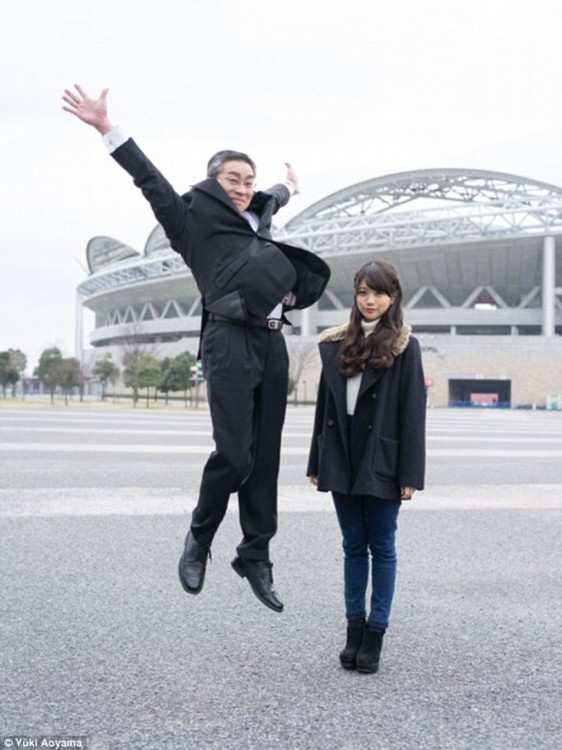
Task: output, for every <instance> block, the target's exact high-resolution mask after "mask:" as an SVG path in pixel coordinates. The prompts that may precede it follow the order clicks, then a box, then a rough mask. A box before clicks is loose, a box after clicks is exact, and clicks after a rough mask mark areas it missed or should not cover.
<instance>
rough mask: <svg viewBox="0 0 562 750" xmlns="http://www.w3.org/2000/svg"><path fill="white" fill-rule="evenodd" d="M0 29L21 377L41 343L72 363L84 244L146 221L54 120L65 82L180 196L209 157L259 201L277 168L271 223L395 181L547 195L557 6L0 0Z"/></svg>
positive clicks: (8, 342)
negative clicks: (239, 162)
mask: <svg viewBox="0 0 562 750" xmlns="http://www.w3.org/2000/svg"><path fill="white" fill-rule="evenodd" d="M0 28H1V32H0V34H1V44H0V76H1V81H2V87H1V99H0V101H1V105H0V106H1V112H2V117H1V118H0V128H1V133H0V149H1V153H0V157H1V162H0V163H1V168H2V172H3V195H2V201H1V202H0V237H1V252H2V270H1V276H0V351H2V350H5V349H8V348H10V347H13V348H19V349H21V350H23V351H24V352H25V353H26V354H27V356H28V360H29V362H28V372H31V371H32V370H33V368H34V367H35V366H36V364H37V359H38V357H39V355H40V353H41V351H42V350H43V349H44V348H46V347H49V346H59V347H60V348H61V350H62V352H63V355H64V356H72V355H74V321H75V299H76V287H77V286H78V284H79V283H80V282H81V281H82V280H84V279H85V278H86V270H85V267H86V259H85V248H86V244H87V242H88V240H89V239H90V238H91V237H93V236H96V235H109V236H111V237H114V238H116V239H119V240H121V241H122V242H125V243H127V244H129V245H131V246H132V247H134V248H135V249H137V250H139V251H142V249H143V246H144V243H145V241H146V238H147V237H148V235H149V233H150V232H151V230H152V229H153V228H154V226H155V223H156V222H155V220H154V218H153V216H152V214H151V212H150V209H149V208H148V204H145V202H144V199H143V198H142V196H141V194H140V193H139V192H138V191H137V190H136V188H135V187H134V186H133V184H132V182H131V180H130V178H129V177H128V176H127V175H126V174H125V173H124V172H123V171H122V170H121V169H120V168H119V167H118V166H117V165H116V164H115V163H114V162H113V160H112V159H111V158H110V157H109V156H108V155H107V152H106V151H105V147H104V146H103V143H102V142H101V138H100V137H99V135H98V134H97V133H96V132H95V131H94V130H92V129H91V128H88V127H87V126H86V125H84V124H83V123H81V122H80V121H78V120H77V119H76V118H74V117H72V116H71V115H69V114H68V113H66V112H63V110H62V109H61V106H62V101H61V95H62V91H63V89H64V88H65V87H69V86H72V84H74V83H75V82H78V83H81V84H82V85H83V86H84V88H85V89H86V91H87V92H88V93H90V94H92V95H96V96H97V94H98V93H99V92H100V90H101V89H102V88H104V87H109V89H110V92H109V99H108V102H109V113H110V116H111V118H112V120H113V121H114V122H116V123H119V124H120V125H121V126H122V127H124V128H125V129H126V131H127V132H128V133H129V134H130V135H132V136H133V137H134V138H135V139H136V140H137V142H138V143H139V145H141V147H142V148H143V149H144V150H145V152H147V154H148V155H149V156H150V157H151V158H152V160H153V161H154V162H155V163H156V164H157V165H158V166H159V167H160V169H161V170H162V171H163V172H164V174H166V176H167V177H168V178H169V179H170V180H171V182H172V183H173V184H174V185H175V186H176V187H177V188H178V190H180V191H181V192H184V191H185V190H186V189H187V188H188V187H189V185H190V184H191V183H193V182H197V181H199V180H200V179H202V178H203V177H204V169H205V164H206V161H207V158H208V157H209V156H210V155H211V154H212V153H213V152H215V151H217V150H219V149H222V148H234V149H239V150H242V151H247V152H249V153H250V155H251V156H253V157H254V159H255V160H256V161H257V164H258V183H259V186H263V187H267V186H268V185H269V184H271V183H272V182H275V181H277V180H278V178H279V177H282V176H283V175H284V168H283V163H284V161H286V160H289V161H292V162H293V163H294V165H295V167H296V168H297V170H298V174H299V176H300V179H301V186H302V194H301V195H299V196H297V197H295V198H294V199H293V201H292V202H291V204H290V206H289V207H287V208H286V209H284V211H283V212H282V213H281V214H279V215H278V223H279V224H283V223H285V221H287V220H288V219H289V218H291V216H293V215H294V214H295V213H297V212H299V211H301V210H302V209H304V208H306V206H307V205H309V204H310V203H312V202H314V201H316V200H318V199H319V198H321V197H324V196H325V195H328V194H329V193H332V192H335V191H337V190H340V189H342V188H344V187H346V186H348V185H351V184H353V183H355V182H359V181H361V180H366V179H369V178H372V177H376V176H381V175H384V174H389V173H392V172H400V171H404V170H410V169H423V168H431V167H463V168H466V167H472V168H478V169H491V170H498V171H503V172H510V173H512V174H518V175H523V176H525V177H528V178H532V179H538V180H543V181H546V182H551V183H554V184H557V185H562V153H560V149H559V143H560V140H561V137H562V104H561V101H560V88H561V83H560V82H561V79H562V43H561V41H560V39H561V32H562V3H561V2H560V0H541V2H540V3H531V2H529V1H528V0H470V1H469V0H462V1H461V0H424V2H420V0H346V1H345V2H335V1H334V0H318V1H317V0H285V1H284V2H273V3H271V2H264V0H238V2H233V1H232V0H158V2H156V1H155V0H111V2H109V0H95V2H90V0H57V2H53V1H52V0H29V1H28V2H27V3H22V2H21V0H2V7H1V10H0ZM86 323H87V326H88V325H91V323H90V322H89V320H88V319H86ZM87 334H88V330H86V339H87Z"/></svg>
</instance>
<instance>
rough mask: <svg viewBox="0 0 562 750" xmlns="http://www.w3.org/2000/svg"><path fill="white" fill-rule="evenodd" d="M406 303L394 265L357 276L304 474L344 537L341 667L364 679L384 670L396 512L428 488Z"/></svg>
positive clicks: (322, 390) (324, 341)
mask: <svg viewBox="0 0 562 750" xmlns="http://www.w3.org/2000/svg"><path fill="white" fill-rule="evenodd" d="M401 303H402V290H401V287H400V282H399V280H398V277H397V275H396V270H395V269H394V267H393V266H392V265H391V264H390V263H386V262H384V261H381V260H376V261H372V262H370V263H367V264H365V265H364V266H363V267H362V268H361V269H360V270H359V271H358V272H357V274H356V275H355V279H354V302H353V306H352V309H351V316H350V320H349V323H347V324H346V325H343V326H339V327H336V328H329V329H328V330H326V331H323V333H322V334H321V336H320V343H319V348H320V357H321V360H322V375H321V379H320V386H319V391H318V400H317V404H316V416H315V421H314V434H313V438H312V445H311V449H310V457H309V462H308V469H307V476H309V477H310V481H311V482H312V483H313V484H315V485H316V486H317V488H318V490H320V491H322V492H328V491H329V492H331V493H332V495H333V498H334V504H335V508H336V514H337V517H338V521H339V524H340V528H341V533H342V537H343V552H344V599H345V614H346V618H347V642H346V645H345V648H344V650H343V651H342V652H341V654H340V662H341V665H342V667H344V669H357V671H358V672H366V673H373V672H376V671H377V669H378V667H379V660H380V652H381V648H382V641H383V636H384V633H385V631H386V629H387V627H388V624H389V619H390V610H391V606H392V599H393V595H394V586H395V580H396V547H395V535H396V528H397V522H398V512H399V510H400V505H401V502H402V500H410V499H411V498H412V496H413V494H414V492H415V491H416V489H418V490H421V489H423V485H424V470H425V412H426V393H425V382H424V376H423V370H422V361H421V352H420V346H419V343H418V341H417V339H415V338H414V337H413V336H412V335H411V328H410V326H408V325H405V324H404V322H403V314H402V307H401ZM369 555H370V560H369ZM369 562H370V565H369ZM369 567H370V570H371V598H370V606H369V610H368V612H367V606H366V604H367V602H366V595H367V586H368V581H369Z"/></svg>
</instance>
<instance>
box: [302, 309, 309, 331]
mask: <svg viewBox="0 0 562 750" xmlns="http://www.w3.org/2000/svg"><path fill="white" fill-rule="evenodd" d="M301 336H310V307H305V309H304V310H301Z"/></svg>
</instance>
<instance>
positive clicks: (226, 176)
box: [217, 161, 255, 213]
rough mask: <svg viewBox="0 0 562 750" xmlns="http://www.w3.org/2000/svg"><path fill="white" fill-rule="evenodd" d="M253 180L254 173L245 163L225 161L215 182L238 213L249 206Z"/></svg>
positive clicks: (252, 191) (252, 192)
mask: <svg viewBox="0 0 562 750" xmlns="http://www.w3.org/2000/svg"><path fill="white" fill-rule="evenodd" d="M254 180H255V175H254V171H253V169H252V167H251V166H250V165H249V164H248V163H247V162H245V161H225V163H224V164H223V165H222V167H221V170H220V172H219V173H218V174H217V182H218V183H219V185H220V186H221V187H222V188H223V189H224V190H225V191H226V193H227V195H228V197H229V198H230V200H231V201H232V202H233V203H234V205H235V206H236V208H237V209H238V210H239V211H240V213H242V211H245V210H246V209H247V208H248V206H249V205H250V202H251V200H252V196H253V194H254Z"/></svg>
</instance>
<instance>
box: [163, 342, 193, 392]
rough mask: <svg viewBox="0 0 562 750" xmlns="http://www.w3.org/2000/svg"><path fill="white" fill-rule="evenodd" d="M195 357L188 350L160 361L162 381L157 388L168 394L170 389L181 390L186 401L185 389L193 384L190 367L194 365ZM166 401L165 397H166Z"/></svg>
mask: <svg viewBox="0 0 562 750" xmlns="http://www.w3.org/2000/svg"><path fill="white" fill-rule="evenodd" d="M196 363H197V357H196V356H195V355H194V354H191V353H190V352H183V353H182V354H178V355H177V357H174V358H173V359H166V360H164V361H163V362H162V382H161V384H160V386H159V388H158V390H159V391H162V392H163V393H165V394H166V397H167V396H168V393H169V392H170V391H183V393H184V398H185V399H186V401H187V391H188V390H189V389H190V388H191V387H192V386H193V379H192V378H193V374H192V370H191V368H192V367H195V365H196ZM166 401H167V399H166Z"/></svg>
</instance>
